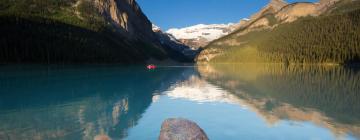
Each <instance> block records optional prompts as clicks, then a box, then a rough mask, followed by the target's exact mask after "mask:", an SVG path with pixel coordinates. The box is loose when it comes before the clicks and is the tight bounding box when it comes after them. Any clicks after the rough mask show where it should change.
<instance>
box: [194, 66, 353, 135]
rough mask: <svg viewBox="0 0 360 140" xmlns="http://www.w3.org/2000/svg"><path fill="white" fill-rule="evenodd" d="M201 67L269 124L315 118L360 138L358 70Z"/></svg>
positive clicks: (318, 122) (339, 132)
mask: <svg viewBox="0 0 360 140" xmlns="http://www.w3.org/2000/svg"><path fill="white" fill-rule="evenodd" d="M198 70H199V72H200V74H201V76H202V77H203V78H205V79H207V80H208V81H209V82H210V83H212V84H215V85H218V86H220V87H222V88H224V89H226V90H228V91H229V92H230V93H232V94H233V95H235V96H237V97H238V99H239V100H241V101H239V102H240V103H242V104H243V105H245V106H248V107H249V108H250V109H251V110H253V111H254V112H257V114H258V115H259V116H261V117H262V118H264V119H265V120H266V122H267V123H269V125H274V124H276V122H279V121H280V120H293V121H310V122H313V123H314V124H316V125H319V126H322V127H325V128H328V129H330V130H331V131H332V132H333V133H334V134H335V135H338V136H342V135H346V134H348V133H350V134H352V135H355V136H356V137H358V138H360V133H359V132H360V119H359V118H360V114H359V112H360V107H359V106H360V104H359V100H360V94H359V92H358V91H359V90H360V86H359V85H360V84H359V82H360V72H359V68H344V67H336V66H329V67H324V66H291V67H285V66H282V65H232V66H229V65H208V66H201V67H199V68H198Z"/></svg>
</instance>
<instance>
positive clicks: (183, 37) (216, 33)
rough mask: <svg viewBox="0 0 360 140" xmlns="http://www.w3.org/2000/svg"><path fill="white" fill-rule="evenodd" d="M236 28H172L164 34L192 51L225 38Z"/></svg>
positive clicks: (204, 26) (223, 26) (213, 25)
mask: <svg viewBox="0 0 360 140" xmlns="http://www.w3.org/2000/svg"><path fill="white" fill-rule="evenodd" d="M236 28H237V24H234V23H229V24H210V25H205V24H199V25H195V26H190V27H185V28H180V29H178V28H173V29H169V30H168V31H166V33H168V34H171V35H173V36H174V37H175V38H176V39H178V40H179V41H180V42H181V43H184V44H186V45H188V46H190V47H192V48H193V49H198V48H201V47H204V46H206V45H207V44H208V43H209V42H211V41H213V40H215V39H218V38H220V37H222V36H225V35H227V34H229V33H231V32H232V31H234V30H235V29H236Z"/></svg>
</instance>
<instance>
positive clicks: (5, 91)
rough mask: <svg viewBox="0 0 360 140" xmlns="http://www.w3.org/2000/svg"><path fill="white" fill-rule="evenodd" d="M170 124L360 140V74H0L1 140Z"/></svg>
mask: <svg viewBox="0 0 360 140" xmlns="http://www.w3.org/2000/svg"><path fill="white" fill-rule="evenodd" d="M172 117H182V118H187V119H191V120H193V121H195V122H197V123H198V124H199V125H200V126H201V127H202V128H203V129H204V130H205V132H206V133H207V134H208V136H209V138H210V139H212V140H238V139H243V140H268V139H279V140H289V139H291V140H332V139H349V140H352V139H360V71H359V68H356V67H355V68H354V67H338V66H280V65H232V66H230V65H212V66H210V65H208V66H198V67H160V68H158V69H156V70H146V69H144V68H143V67H122V66H39V65H28V66H0V139H1V140H27V139H29V140H37V139H39V140H52V139H66V140H72V139H74V140H93V139H94V138H95V137H97V136H108V137H110V138H111V139H113V140H118V139H128V140H151V139H157V138H158V135H159V131H160V127H161V123H162V121H163V120H164V119H166V118H172Z"/></svg>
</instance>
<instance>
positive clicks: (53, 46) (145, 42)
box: [0, 0, 167, 63]
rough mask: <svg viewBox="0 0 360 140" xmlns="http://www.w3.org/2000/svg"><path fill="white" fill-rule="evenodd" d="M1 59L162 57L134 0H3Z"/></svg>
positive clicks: (135, 59)
mask: <svg viewBox="0 0 360 140" xmlns="http://www.w3.org/2000/svg"><path fill="white" fill-rule="evenodd" d="M0 19H1V21H0V25H1V26H0V27H1V28H0V31H1V32H2V35H0V46H1V47H0V51H1V53H0V63H26V62H37V63H141V62H145V61H146V60H148V59H150V58H155V59H165V58H166V57H167V56H166V52H165V50H163V48H162V46H161V44H160V42H159V40H158V38H157V36H156V35H155V33H154V32H153V31H152V24H151V22H150V21H149V20H148V18H147V17H146V16H145V15H144V14H143V13H142V11H141V9H140V7H139V5H138V4H137V3H136V2H135V1H134V0H63V1H53V0H41V1H38V0H4V1H1V2H0Z"/></svg>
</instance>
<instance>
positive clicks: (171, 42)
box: [152, 24, 199, 62]
mask: <svg viewBox="0 0 360 140" xmlns="http://www.w3.org/2000/svg"><path fill="white" fill-rule="evenodd" d="M152 30H153V32H154V33H155V34H156V35H157V38H158V39H159V41H160V43H161V45H162V46H163V47H164V49H165V50H167V51H168V53H170V57H174V58H173V59H174V60H178V61H180V62H189V61H193V60H194V58H195V56H196V55H197V54H198V53H199V51H198V50H194V49H192V48H190V47H189V46H187V45H185V44H183V43H181V42H180V41H178V40H177V39H176V38H175V37H174V36H173V35H171V34H168V33H164V32H163V31H162V30H161V28H160V27H158V26H156V25H155V24H153V25H152Z"/></svg>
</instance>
